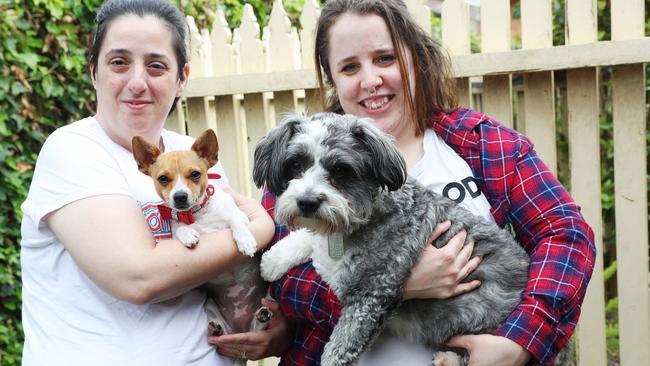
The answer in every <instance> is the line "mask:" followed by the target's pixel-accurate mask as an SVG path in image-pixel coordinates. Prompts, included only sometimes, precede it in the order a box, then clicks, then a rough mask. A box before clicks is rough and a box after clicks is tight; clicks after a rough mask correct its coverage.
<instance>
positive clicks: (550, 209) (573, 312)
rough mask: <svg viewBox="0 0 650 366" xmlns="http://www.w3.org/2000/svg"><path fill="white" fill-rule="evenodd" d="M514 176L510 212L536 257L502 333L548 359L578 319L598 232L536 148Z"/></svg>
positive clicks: (526, 154) (521, 238) (539, 359)
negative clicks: (584, 216) (589, 223)
mask: <svg viewBox="0 0 650 366" xmlns="http://www.w3.org/2000/svg"><path fill="white" fill-rule="evenodd" d="M510 177H511V179H510V181H509V182H508V187H509V197H508V198H509V202H510V209H509V215H508V218H509V219H510V221H511V222H512V224H513V227H514V229H515V232H516V233H517V239H518V240H519V242H520V243H522V245H523V246H524V247H525V248H526V250H527V251H528V253H529V254H530V255H531V261H530V270H529V276H528V284H527V286H526V288H525V290H524V292H523V294H522V300H521V303H520V304H519V305H518V306H517V308H516V309H515V311H514V312H513V313H512V314H511V315H510V316H509V317H508V319H507V320H506V322H505V323H504V324H503V325H502V326H501V327H500V328H499V329H498V330H497V333H496V334H497V335H499V336H504V337H507V338H509V339H511V340H513V341H515V342H516V343H518V344H519V345H521V346H522V347H524V348H526V349H527V350H528V351H529V352H530V353H531V354H532V355H533V356H534V357H535V359H536V360H537V362H539V363H541V364H546V363H548V362H550V360H552V359H553V358H554V357H555V356H556V355H557V353H558V352H559V350H560V349H562V348H563V347H564V346H565V345H566V343H567V342H568V341H569V338H570V337H571V334H572V333H573V330H574V328H575V326H576V323H577V321H578V317H579V315H580V306H581V304H582V301H583V299H584V296H585V291H586V289H587V284H588V282H589V279H590V277H591V273H592V270H593V267H594V261H595V255H596V248H595V245H594V234H593V231H592V230H591V228H590V227H589V226H588V225H587V223H586V222H585V220H584V218H583V217H582V215H581V214H580V208H579V207H578V205H577V204H576V203H575V202H574V201H573V199H572V198H571V196H570V195H569V193H568V192H567V191H566V189H565V188H564V187H563V186H562V185H561V184H560V182H559V181H558V180H557V178H555V176H554V175H553V174H552V173H551V172H550V170H549V169H548V168H547V167H546V166H545V165H544V163H543V162H542V161H541V159H540V158H539V157H538V156H537V154H536V153H535V151H534V150H532V149H531V150H528V151H522V152H521V154H520V155H519V159H518V160H517V163H516V167H515V169H514V171H513V174H512V175H510Z"/></svg>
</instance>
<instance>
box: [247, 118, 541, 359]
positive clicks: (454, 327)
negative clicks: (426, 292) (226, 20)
mask: <svg viewBox="0 0 650 366" xmlns="http://www.w3.org/2000/svg"><path fill="white" fill-rule="evenodd" d="M253 176H254V180H255V183H256V184H257V185H258V186H262V185H263V184H266V185H267V186H268V188H269V190H270V191H271V193H273V194H275V195H276V196H277V202H276V208H275V212H276V217H275V219H276V220H277V221H278V222H282V223H285V224H287V225H288V226H289V227H290V228H302V229H299V230H297V231H294V232H292V233H291V234H290V235H289V236H287V237H286V238H285V239H283V240H281V241H280V242H278V243H277V244H276V245H274V246H273V247H272V248H271V249H270V250H269V251H268V252H266V253H265V254H264V256H263V257H262V268H261V269H262V275H263V277H265V278H266V279H267V280H270V281H273V280H276V279H278V278H280V277H281V276H282V275H283V274H284V273H286V272H287V271H288V270H289V269H290V268H292V267H293V266H295V265H297V264H300V263H303V262H306V261H308V260H310V259H311V260H312V261H313V264H314V266H315V268H316V270H317V272H318V273H319V274H320V275H321V276H322V278H323V279H324V280H325V281H326V282H328V284H329V285H330V286H331V288H332V289H333V290H334V291H335V293H336V295H337V296H338V298H339V300H340V301H341V304H342V305H343V309H342V313H341V317H340V319H339V321H338V324H337V325H336V327H335V328H334V330H333V332H332V335H331V337H330V339H329V341H328V343H327V344H326V346H325V351H324V353H323V355H322V359H321V364H322V365H325V366H333V365H349V364H352V363H354V362H355V361H356V360H357V359H358V358H359V356H360V355H361V353H362V352H363V351H364V350H366V349H367V348H368V346H369V345H371V344H372V342H373V341H374V340H375V339H376V337H377V336H378V335H379V334H380V333H381V332H383V331H386V332H389V333H391V334H392V335H394V336H396V337H399V338H403V339H405V340H408V341H410V342H416V343H423V344H426V345H427V346H430V347H433V348H435V349H445V347H444V345H445V343H446V342H447V341H448V340H449V338H450V337H452V336H454V335H458V334H475V333H485V332H488V333H489V332H494V330H495V329H496V327H497V326H498V325H500V324H501V323H502V322H503V321H504V320H505V319H506V318H507V316H508V315H509V314H510V313H511V312H512V311H513V310H514V309H515V307H516V306H517V304H518V303H519V301H520V296H521V292H522V290H523V288H524V286H525V285H526V282H527V277H528V265H529V256H528V255H527V253H526V252H525V251H524V249H523V248H522V247H521V246H520V245H519V244H518V243H517V242H516V241H515V240H514V239H513V238H512V236H511V235H510V234H509V233H508V232H507V231H505V230H503V229H501V228H499V227H498V226H497V225H496V224H494V223H492V222H488V221H487V220H485V219H484V218H482V217H479V216H477V215H474V214H472V213H470V212H469V211H468V210H467V209H465V208H463V207H461V206H458V205H457V204H456V203H455V202H453V201H452V200H449V199H447V198H444V197H442V196H440V195H438V194H436V193H433V192H432V191H430V190H428V189H426V188H425V187H423V186H421V185H420V184H419V183H417V182H416V181H415V180H413V179H411V178H407V173H406V164H405V162H404V160H403V159H402V157H401V156H400V154H399V152H398V150H397V149H396V148H395V146H394V144H393V142H392V139H391V138H390V137H389V136H388V135H386V134H384V133H383V132H381V131H380V130H379V129H378V128H377V127H375V126H374V124H373V123H372V122H371V120H369V119H361V118H357V117H354V116H350V115H338V114H332V113H322V114H317V115H314V116H312V117H306V116H300V115H290V116H288V117H287V118H286V119H285V121H284V122H283V123H282V124H281V125H280V126H278V127H276V128H275V129H273V130H272V131H270V132H269V133H268V134H267V135H266V136H265V137H264V138H263V139H262V140H260V142H259V143H258V144H257V147H256V149H255V164H254V170H253ZM445 220H450V221H451V223H452V226H451V228H450V229H449V230H448V231H447V232H446V234H445V235H444V236H442V237H441V238H439V239H438V240H436V241H435V243H434V245H436V247H441V246H443V245H445V244H446V243H447V241H448V240H449V239H450V238H451V237H452V236H454V235H455V234H456V233H458V232H459V231H461V230H466V231H467V240H468V241H469V240H473V241H474V252H473V254H472V255H473V256H481V257H483V259H482V261H481V263H480V265H479V267H478V268H477V269H476V270H474V271H473V272H472V273H471V274H470V275H469V276H468V277H467V279H466V281H471V280H476V279H478V280H480V281H481V283H482V284H481V286H480V287H479V288H477V289H476V290H474V291H471V292H469V293H465V294H463V295H459V296H456V297H452V298H448V299H443V300H408V301H402V300H401V299H402V292H403V290H404V284H405V282H406V280H407V278H408V277H409V275H410V272H411V268H412V267H413V265H414V264H415V263H416V261H417V260H418V259H419V258H420V256H421V254H422V251H423V249H424V248H425V246H426V245H427V241H428V239H429V237H430V236H431V233H432V232H433V230H434V227H435V226H436V225H437V224H439V223H441V222H443V221H445ZM449 356H450V354H449V353H445V352H438V353H436V355H435V359H434V360H433V363H434V364H436V365H438V364H442V362H448V361H445V360H446V357H449ZM433 357H434V355H432V358H433ZM450 361H451V362H454V360H450ZM455 361H456V362H458V361H459V359H456V360H455ZM465 361H467V360H465Z"/></svg>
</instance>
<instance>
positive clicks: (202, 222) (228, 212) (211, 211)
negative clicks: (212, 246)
mask: <svg viewBox="0 0 650 366" xmlns="http://www.w3.org/2000/svg"><path fill="white" fill-rule="evenodd" d="M194 220H195V222H194V223H193V224H191V225H185V224H184V223H182V222H180V221H177V220H172V236H173V237H175V238H177V239H178V240H180V241H181V242H182V243H183V244H184V245H185V246H187V247H189V248H192V247H193V246H194V245H196V244H197V243H198V240H199V235H200V234H207V233H211V232H215V231H218V230H222V229H226V228H230V229H231V230H232V235H233V238H234V239H235V242H236V243H237V249H239V251H240V252H242V253H244V254H246V255H248V256H249V257H252V256H253V255H254V254H255V252H256V251H257V241H255V238H254V237H253V234H251V232H250V231H249V230H248V228H247V227H246V224H248V222H249V220H248V217H247V216H246V215H245V214H244V213H243V212H241V210H240V209H239V207H237V204H236V203H235V201H234V200H233V198H232V197H231V196H230V195H229V194H227V193H226V192H224V191H223V190H221V189H219V188H218V187H215V188H214V194H213V195H212V197H210V198H209V199H208V202H207V203H206V204H205V206H204V207H203V208H201V209H200V210H198V211H197V212H195V213H194Z"/></svg>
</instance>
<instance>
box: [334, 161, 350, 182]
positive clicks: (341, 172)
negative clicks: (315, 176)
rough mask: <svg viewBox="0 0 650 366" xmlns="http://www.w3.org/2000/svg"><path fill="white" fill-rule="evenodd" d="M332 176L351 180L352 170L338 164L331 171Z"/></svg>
mask: <svg viewBox="0 0 650 366" xmlns="http://www.w3.org/2000/svg"><path fill="white" fill-rule="evenodd" d="M330 174H331V175H332V177H333V178H336V179H343V178H351V177H352V169H351V168H350V167H349V166H347V165H344V164H336V165H334V166H333V167H332V169H331V170H330Z"/></svg>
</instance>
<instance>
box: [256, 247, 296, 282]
mask: <svg viewBox="0 0 650 366" xmlns="http://www.w3.org/2000/svg"><path fill="white" fill-rule="evenodd" d="M281 254H282V251H280V250H269V251H268V252H266V253H264V255H262V262H261V263H260V274H261V275H262V278H264V279H265V280H267V281H268V282H273V281H277V280H278V279H279V278H280V277H282V275H284V274H285V273H287V272H288V271H289V269H290V268H291V263H290V262H289V261H286V260H283V258H282V255H281Z"/></svg>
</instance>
